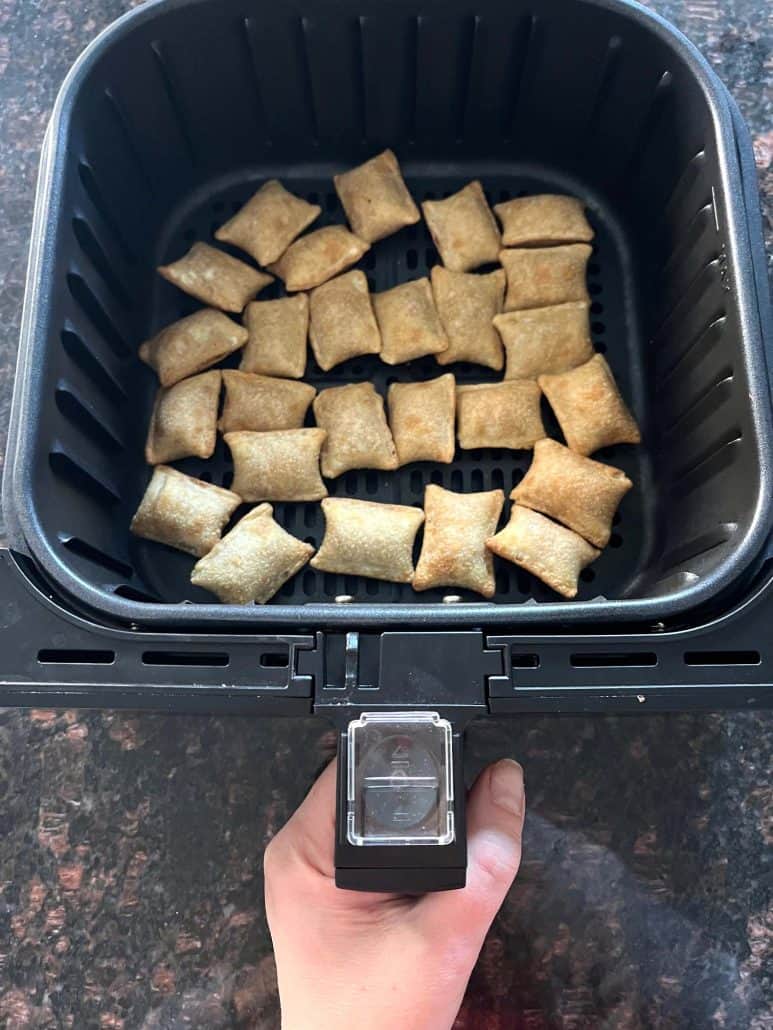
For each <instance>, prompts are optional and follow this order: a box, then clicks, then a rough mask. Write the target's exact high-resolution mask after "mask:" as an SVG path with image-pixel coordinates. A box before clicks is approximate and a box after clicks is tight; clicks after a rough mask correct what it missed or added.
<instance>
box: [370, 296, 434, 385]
mask: <svg viewBox="0 0 773 1030" xmlns="http://www.w3.org/2000/svg"><path fill="white" fill-rule="evenodd" d="M373 308H374V310H375V312H376V320H377V321H378V327H379V329H380V330H381V360H382V361H385V362H386V363H387V365H399V364H401V363H402V362H403V361H413V359H414V358H422V357H424V356H425V355H426V354H439V353H440V352H441V351H444V350H448V339H447V337H446V334H445V330H444V329H443V326H442V324H441V322H440V318H439V316H438V313H437V308H436V307H435V299H434V297H433V296H432V287H431V286H430V284H429V279H427V278H424V279H414V280H412V281H411V282H408V283H402V284H401V285H400V286H395V287H393V288H392V289H391V290H385V291H384V292H383V293H374V294H373Z"/></svg>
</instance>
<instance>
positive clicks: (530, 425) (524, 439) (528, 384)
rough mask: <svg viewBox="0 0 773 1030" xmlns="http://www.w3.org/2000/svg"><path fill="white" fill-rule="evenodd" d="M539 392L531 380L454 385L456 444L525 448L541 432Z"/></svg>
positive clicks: (463, 447)
mask: <svg viewBox="0 0 773 1030" xmlns="http://www.w3.org/2000/svg"><path fill="white" fill-rule="evenodd" d="M540 396H541V391H540V388H539V387H538V386H537V384H536V383H535V382H534V381H533V380H531V379H511V380H507V381H506V382H504V383H482V384H479V385H475V386H457V388H456V416H457V422H458V429H457V433H458V436H459V446H460V447H461V448H462V450H465V451H469V450H476V449H477V448H478V447H507V448H509V449H510V450H513V451H523V450H528V449H529V448H531V447H533V446H534V444H535V443H536V442H537V440H541V439H542V437H543V436H544V435H545V427H544V425H543V424H542V415H541V414H540V408H539V402H540Z"/></svg>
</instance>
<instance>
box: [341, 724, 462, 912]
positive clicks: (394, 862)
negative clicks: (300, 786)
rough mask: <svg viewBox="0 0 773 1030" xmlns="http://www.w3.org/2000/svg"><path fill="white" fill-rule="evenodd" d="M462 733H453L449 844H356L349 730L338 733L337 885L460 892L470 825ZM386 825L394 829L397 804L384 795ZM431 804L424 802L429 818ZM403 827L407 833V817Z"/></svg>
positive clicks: (391, 890) (421, 802)
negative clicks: (393, 807) (392, 822)
mask: <svg viewBox="0 0 773 1030" xmlns="http://www.w3.org/2000/svg"><path fill="white" fill-rule="evenodd" d="M462 740H463V737H462V734H461V733H460V732H457V731H452V735H451V747H450V754H451V781H450V782H451V783H452V784H453V798H452V800H451V801H450V805H451V807H452V812H453V837H452V839H451V840H450V842H449V843H444V844H436V843H432V844H421V843H411V844H394V843H390V844H381V843H368V844H363V843H359V844H358V843H354V842H353V840H352V834H351V833H350V829H351V827H350V826H349V825H348V823H349V822H350V820H349V814H350V806H349V775H350V771H351V770H350V767H349V752H350V748H349V739H348V734H347V729H346V728H344V729H342V730H340V731H339V735H338V787H337V811H336V848H335V865H336V885H337V886H338V887H341V888H344V889H346V890H358V891H376V892H389V893H400V894H424V893H426V892H427V891H441V890H454V889H458V888H460V887H464V885H465V880H466V872H467V838H466V827H465V812H464V807H465V786H464V770H463V766H462ZM376 803H377V804H378V805H379V806H380V808H379V811H378V817H379V820H380V821H381V824H382V826H386V825H388V823H389V821H390V818H391V816H393V815H394V814H395V813H394V811H393V810H392V811H390V805H391V804H392V801H391V799H390V797H389V796H387V797H386V798H385V797H384V796H383V795H382V796H380V797H379V799H378V801H377V802H376ZM428 804H429V803H428V802H426V801H425V800H424V799H420V800H419V801H418V805H419V808H420V810H421V811H420V812H419V813H418V815H422V814H423V815H426V813H427V811H428ZM397 815H398V816H401V817H402V818H403V823H402V825H401V826H400V829H401V830H404V829H405V823H404V819H405V816H404V813H401V812H398V813H397Z"/></svg>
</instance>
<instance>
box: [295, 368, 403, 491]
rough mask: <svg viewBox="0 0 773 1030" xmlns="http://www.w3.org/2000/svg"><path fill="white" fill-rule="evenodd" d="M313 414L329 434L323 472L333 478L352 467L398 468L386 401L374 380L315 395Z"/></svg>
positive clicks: (323, 452)
mask: <svg viewBox="0 0 773 1030" xmlns="http://www.w3.org/2000/svg"><path fill="white" fill-rule="evenodd" d="M314 417H315V418H316V420H317V425H318V426H320V427H321V428H322V429H324V430H325V431H326V433H327V439H326V440H325V444H324V446H323V448H322V475H323V476H326V477H327V478H328V479H334V478H335V477H336V476H340V475H341V474H342V473H343V472H348V471H349V469H383V470H391V469H396V468H397V467H398V464H397V452H396V451H395V444H394V440H393V439H392V434H391V432H390V431H389V426H388V425H387V420H386V416H385V414H384V402H383V400H382V398H381V394H379V393H377V392H376V389H375V387H374V386H373V383H350V384H349V385H348V386H334V387H332V388H331V389H329V390H322V391H321V392H320V393H318V394H317V396H316V397H315V398H314Z"/></svg>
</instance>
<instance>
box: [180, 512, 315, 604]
mask: <svg viewBox="0 0 773 1030" xmlns="http://www.w3.org/2000/svg"><path fill="white" fill-rule="evenodd" d="M312 554H314V548H313V547H312V546H311V545H310V544H306V543H304V542H303V541H302V540H297V539H296V538H295V537H294V536H291V535H290V534H289V533H286V532H285V530H284V529H282V527H281V526H280V525H279V524H278V523H277V522H276V521H275V520H274V518H273V508H272V507H271V505H270V504H261V505H259V506H258V507H257V508H253V509H252V511H250V512H248V513H247V514H246V515H245V516H244V518H243V519H240V520H239V522H237V523H236V525H235V526H234V528H233V529H232V530H231V532H230V533H226V535H225V536H224V537H223V539H222V540H219V541H218V542H217V543H216V544H215V546H214V547H213V548H212V550H211V551H210V552H209V554H207V555H205V556H204V557H203V558H201V559H200V560H199V561H197V562H196V564H195V565H194V566H193V571H192V572H191V583H193V584H194V585H195V586H197V587H204V589H205V590H209V591H211V593H213V594H215V595H216V596H217V597H219V598H220V600H221V601H222V602H223V603H224V604H251V603H253V602H257V603H258V604H265V603H266V601H268V600H270V599H271V598H272V597H273V596H274V594H275V593H276V592H277V590H279V589H280V587H282V586H283V585H284V584H285V583H286V582H287V580H288V579H290V578H291V577H292V576H294V575H295V573H296V572H297V571H298V570H299V569H301V568H303V566H304V565H305V564H306V562H307V561H308V560H309V558H310V557H311V556H312Z"/></svg>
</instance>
